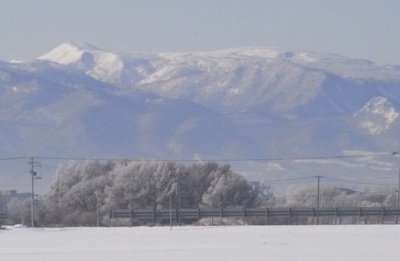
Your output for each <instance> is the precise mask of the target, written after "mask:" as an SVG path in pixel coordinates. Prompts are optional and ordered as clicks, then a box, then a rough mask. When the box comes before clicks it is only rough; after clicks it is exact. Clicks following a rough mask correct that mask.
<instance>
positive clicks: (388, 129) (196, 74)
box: [0, 43, 400, 160]
mask: <svg viewBox="0 0 400 261" xmlns="http://www.w3.org/2000/svg"><path fill="white" fill-rule="evenodd" d="M399 115H400V66H396V65H379V64H376V63H374V62H371V61H367V60H362V59H351V58H346V57H344V56H340V55H334V54H319V53H316V52H305V51H298V52H296V51H289V50H283V49H279V48H266V47H265V48H250V47H249V48H237V49H229V50H221V51H214V52H198V53H149V54H138V53H136V54H135V53H119V52H111V51H104V50H102V49H100V48H97V47H95V46H93V45H90V44H69V43H66V44H62V45H60V46H58V47H56V48H55V49H53V50H51V51H50V52H48V53H47V54H44V55H42V56H40V57H38V58H37V59H34V60H32V61H25V62H9V63H7V62H0V156H2V157H14V156H21V155H54V156H57V157H64V156H71V155H72V156H74V157H87V158H91V157H100V158H104V157H117V158H149V159H165V158H166V159H176V160H180V159H181V160H182V159H195V158H196V159H198V158H204V159H207V158H208V159H213V158H214V159H257V158H275V157H278V158H279V157H296V156H299V155H301V156H304V155H341V154H343V153H344V152H345V151H370V152H376V153H380V152H382V151H397V150H398V148H399V147H400V142H399V139H398V133H400V117H399Z"/></svg>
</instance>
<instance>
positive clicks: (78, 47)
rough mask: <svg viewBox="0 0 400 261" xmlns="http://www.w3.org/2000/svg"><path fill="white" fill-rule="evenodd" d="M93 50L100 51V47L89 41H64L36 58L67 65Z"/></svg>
mask: <svg viewBox="0 0 400 261" xmlns="http://www.w3.org/2000/svg"><path fill="white" fill-rule="evenodd" d="M91 51H100V49H99V48H98V47H96V46H94V45H91V44H88V43H63V44H60V45H59V46H57V47H56V48H54V49H53V50H51V51H50V52H48V53H46V54H44V55H42V56H40V57H38V58H36V59H39V60H48V61H52V62H56V63H60V64H65V65H67V64H71V63H75V62H78V61H79V60H81V59H82V58H84V54H86V53H88V52H91Z"/></svg>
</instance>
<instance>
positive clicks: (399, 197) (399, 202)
mask: <svg viewBox="0 0 400 261" xmlns="http://www.w3.org/2000/svg"><path fill="white" fill-rule="evenodd" d="M393 155H400V151H395V152H393ZM397 208H398V209H399V208H400V162H399V183H398V187H397ZM398 223H399V216H397V217H396V224H398Z"/></svg>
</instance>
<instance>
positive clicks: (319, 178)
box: [316, 176, 322, 225]
mask: <svg viewBox="0 0 400 261" xmlns="http://www.w3.org/2000/svg"><path fill="white" fill-rule="evenodd" d="M321 177H322V176H316V178H317V211H318V214H317V225H319V201H320V199H319V187H320V183H321V182H320V181H321Z"/></svg>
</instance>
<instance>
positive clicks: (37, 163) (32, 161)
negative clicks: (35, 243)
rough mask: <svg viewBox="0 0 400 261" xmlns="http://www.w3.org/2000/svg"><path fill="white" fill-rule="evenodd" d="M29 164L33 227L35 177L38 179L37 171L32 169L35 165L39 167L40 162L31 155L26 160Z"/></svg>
mask: <svg viewBox="0 0 400 261" xmlns="http://www.w3.org/2000/svg"><path fill="white" fill-rule="evenodd" d="M28 164H29V165H31V170H30V172H31V177H32V195H31V227H35V179H39V177H37V172H36V171H35V170H34V168H35V167H39V166H40V163H39V162H38V161H34V160H33V157H31V160H30V161H29V162H28Z"/></svg>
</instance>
